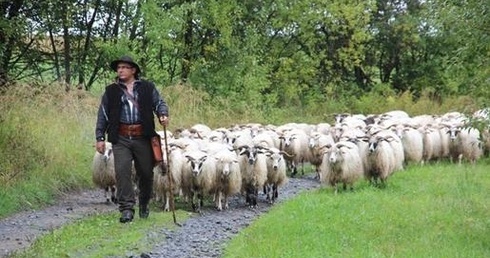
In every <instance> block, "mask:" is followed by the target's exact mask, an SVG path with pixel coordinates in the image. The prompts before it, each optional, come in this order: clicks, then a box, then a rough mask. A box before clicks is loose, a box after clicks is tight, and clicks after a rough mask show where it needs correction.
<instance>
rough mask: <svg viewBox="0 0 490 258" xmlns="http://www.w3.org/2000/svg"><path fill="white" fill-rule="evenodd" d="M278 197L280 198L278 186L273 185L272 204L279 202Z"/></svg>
mask: <svg viewBox="0 0 490 258" xmlns="http://www.w3.org/2000/svg"><path fill="white" fill-rule="evenodd" d="M277 197H279V192H278V191H277V185H276V184H273V185H272V203H274V202H275V201H276V200H277Z"/></svg>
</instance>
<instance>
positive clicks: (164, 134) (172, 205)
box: [163, 124, 180, 226]
mask: <svg viewBox="0 0 490 258" xmlns="http://www.w3.org/2000/svg"><path fill="white" fill-rule="evenodd" d="M163 141H164V144H165V154H166V155H167V177H168V186H169V188H170V209H171V210H172V216H173V219H174V224H176V225H178V226H180V224H179V223H177V219H176V218H175V203H174V191H173V188H172V181H173V178H172V173H171V172H170V162H169V151H168V142H167V126H166V125H165V124H164V125H163Z"/></svg>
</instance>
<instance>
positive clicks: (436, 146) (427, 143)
mask: <svg viewBox="0 0 490 258" xmlns="http://www.w3.org/2000/svg"><path fill="white" fill-rule="evenodd" d="M418 130H419V132H421V133H422V138H423V142H424V154H423V155H422V159H423V163H426V162H429V161H431V160H437V159H439V158H440V157H441V153H442V144H441V135H440V133H439V130H438V129H437V128H435V127H434V126H432V125H431V124H429V125H426V126H424V127H419V129H418Z"/></svg>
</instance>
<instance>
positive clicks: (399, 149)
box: [371, 130, 405, 171]
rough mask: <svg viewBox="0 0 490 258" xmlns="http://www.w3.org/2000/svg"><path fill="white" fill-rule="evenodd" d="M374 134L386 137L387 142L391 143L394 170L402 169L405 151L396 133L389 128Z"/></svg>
mask: <svg viewBox="0 0 490 258" xmlns="http://www.w3.org/2000/svg"><path fill="white" fill-rule="evenodd" d="M375 135H376V136H381V137H383V138H385V139H387V140H388V143H389V144H390V145H391V148H392V151H393V156H394V157H395V167H394V171H397V170H403V164H404V163H405V153H404V150H403V144H402V141H401V139H400V137H398V135H396V133H394V132H393V131H391V130H381V131H379V132H377V133H376V134H375ZM372 136H373V135H371V137H372Z"/></svg>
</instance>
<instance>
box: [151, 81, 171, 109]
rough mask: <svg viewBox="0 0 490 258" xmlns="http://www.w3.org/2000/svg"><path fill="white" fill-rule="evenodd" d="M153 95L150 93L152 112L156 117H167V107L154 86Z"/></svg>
mask: <svg viewBox="0 0 490 258" xmlns="http://www.w3.org/2000/svg"><path fill="white" fill-rule="evenodd" d="M153 86H154V87H153V93H152V99H153V108H154V110H153V111H154V112H155V114H156V115H157V116H162V115H163V116H169V113H168V106H167V103H166V102H165V100H164V99H163V98H162V97H161V96H160V93H158V90H157V88H156V87H155V85H153Z"/></svg>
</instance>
